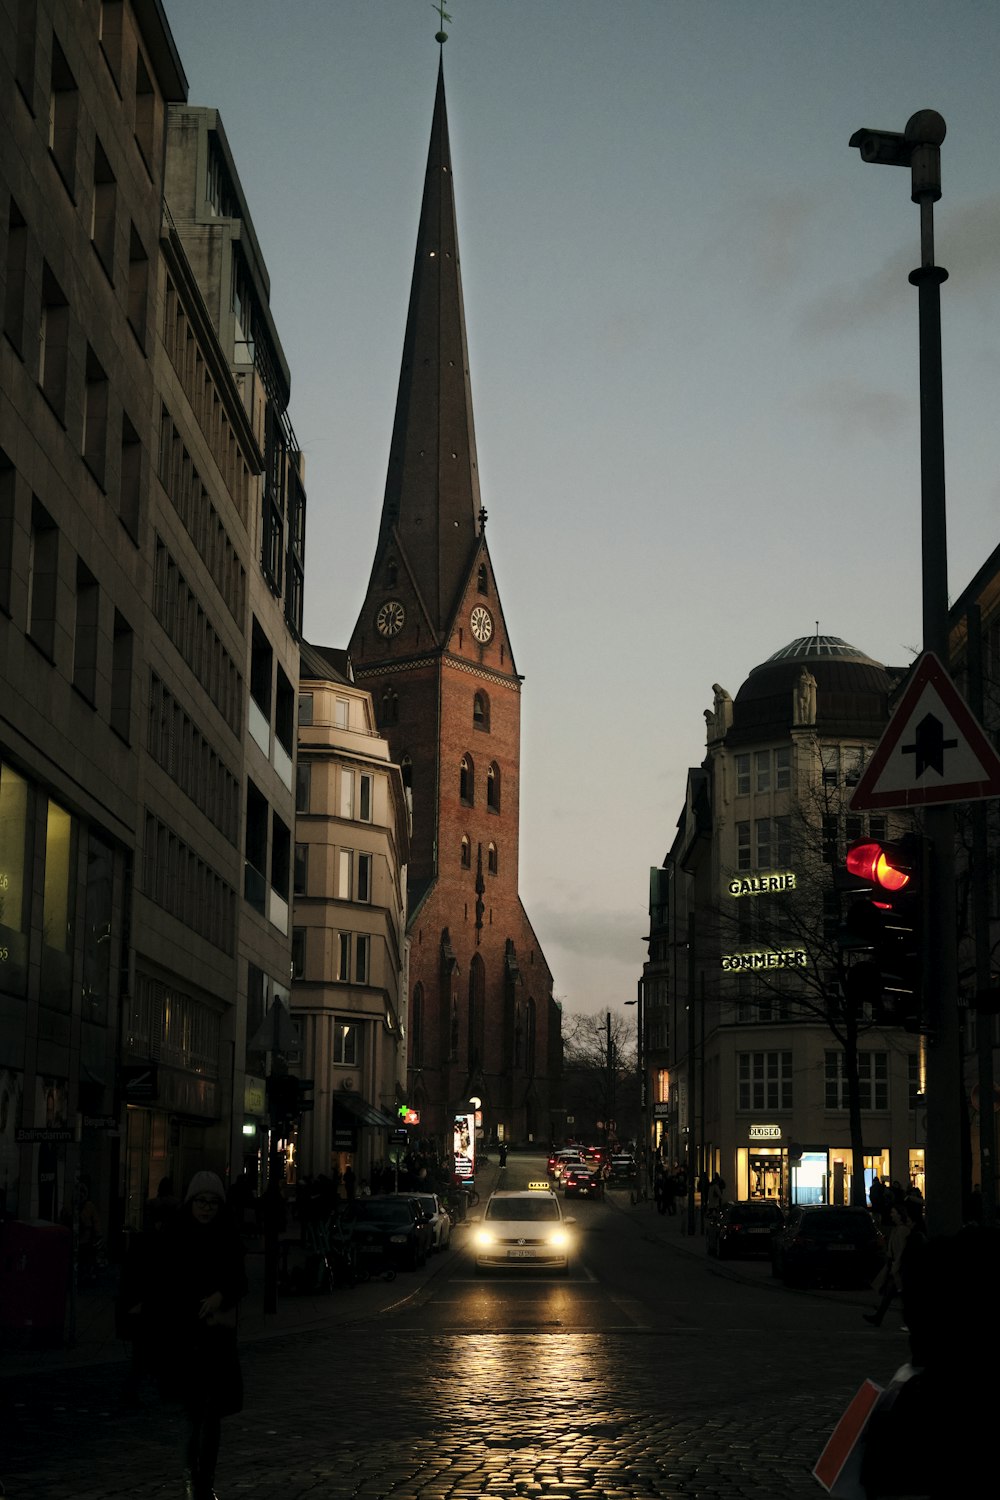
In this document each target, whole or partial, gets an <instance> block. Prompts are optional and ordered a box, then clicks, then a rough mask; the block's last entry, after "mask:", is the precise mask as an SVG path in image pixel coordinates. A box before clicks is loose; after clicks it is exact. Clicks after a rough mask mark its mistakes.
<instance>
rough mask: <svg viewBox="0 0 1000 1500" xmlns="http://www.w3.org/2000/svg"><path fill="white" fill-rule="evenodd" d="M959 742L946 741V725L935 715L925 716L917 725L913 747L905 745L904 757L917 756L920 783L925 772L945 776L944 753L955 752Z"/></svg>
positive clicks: (917, 773)
mask: <svg viewBox="0 0 1000 1500" xmlns="http://www.w3.org/2000/svg"><path fill="white" fill-rule="evenodd" d="M957 745H958V740H946V739H945V737H944V725H943V724H942V723H941V720H940V719H936V718H935V717H934V715H933V714H925V715H924V717H923V718H922V719H921V720H920V723H919V724H918V725H917V732H916V735H915V736H914V741H913V744H912V745H903V747H902V750H903V754H904V755H915V756H916V762H915V765H916V777H917V780H918V781H919V780H920V778H921V776H922V775H923V774H924V772H925V771H927V770H931V771H936V772H937V773H938V775H939V776H943V775H944V752H945V751H946V750H954V749H955V748H956V746H957Z"/></svg>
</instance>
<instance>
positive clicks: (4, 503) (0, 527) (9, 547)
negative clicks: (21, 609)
mask: <svg viewBox="0 0 1000 1500" xmlns="http://www.w3.org/2000/svg"><path fill="white" fill-rule="evenodd" d="M16 490H17V470H16V469H15V468H14V465H13V464H12V463H11V461H10V459H9V458H8V457H7V455H6V453H5V452H4V451H3V449H2V448H0V610H2V611H3V613H4V614H5V615H9V614H10V588H11V582H12V580H13V576H14V500H15V493H16Z"/></svg>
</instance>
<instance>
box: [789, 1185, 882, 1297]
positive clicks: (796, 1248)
mask: <svg viewBox="0 0 1000 1500" xmlns="http://www.w3.org/2000/svg"><path fill="white" fill-rule="evenodd" d="M884 1258H885V1250H884V1245H883V1240H882V1235H881V1233H880V1232H879V1230H878V1228H877V1226H876V1224H875V1220H874V1219H873V1218H872V1215H871V1213H870V1212H869V1210H868V1209H867V1208H854V1207H847V1206H838V1205H833V1204H829V1205H822V1206H820V1205H811V1204H807V1205H797V1206H796V1207H794V1208H792V1209H790V1210H789V1212H788V1216H787V1218H786V1219H785V1222H784V1224H783V1225H782V1226H781V1227H779V1228H776V1229H775V1230H774V1231H773V1232H772V1235H771V1269H772V1271H773V1273H774V1275H775V1276H780V1277H781V1279H782V1280H783V1281H784V1283H785V1285H786V1286H795V1285H798V1286H802V1285H805V1284H806V1283H808V1282H812V1283H814V1284H820V1283H831V1284H837V1285H841V1286H844V1285H854V1286H867V1285H868V1283H869V1282H870V1281H871V1280H872V1278H873V1277H874V1276H875V1274H876V1272H877V1271H878V1270H879V1268H880V1267H881V1266H882V1263H883V1261H884Z"/></svg>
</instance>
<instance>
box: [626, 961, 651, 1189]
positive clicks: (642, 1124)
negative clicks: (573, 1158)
mask: <svg viewBox="0 0 1000 1500" xmlns="http://www.w3.org/2000/svg"><path fill="white" fill-rule="evenodd" d="M642 1002H643V981H642V979H641V978H640V979H639V981H638V983H637V984H636V987H635V999H634V1000H626V1001H625V1004H626V1005H634V1006H635V1007H636V1012H635V1024H636V1043H635V1060H636V1071H637V1072H638V1074H639V1139H640V1140H641V1142H642V1149H641V1154H640V1158H639V1171H640V1173H641V1174H642V1176H641V1181H642V1185H643V1187H644V1188H645V1189H646V1192H647V1193H648V1192H649V1186H650V1181H649V1167H650V1149H649V1135H650V1131H649V1120H648V1117H647V1115H648V1112H647V1106H646V1100H647V1098H648V1094H647V1089H646V1033H645V1030H644V1027H643V1003H642Z"/></svg>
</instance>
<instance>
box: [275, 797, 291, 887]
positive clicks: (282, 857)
mask: <svg viewBox="0 0 1000 1500" xmlns="http://www.w3.org/2000/svg"><path fill="white" fill-rule="evenodd" d="M291 852H292V835H291V832H290V831H289V829H288V827H287V826H286V825H285V824H284V823H283V822H282V820H281V819H280V818H279V817H278V815H277V813H274V814H272V817H271V889H272V891H274V892H275V893H276V894H277V895H278V896H280V897H281V899H282V901H286V902H287V900H288V894H289V892H288V884H289V878H290V876H291V873H292V872H291V868H290V866H291Z"/></svg>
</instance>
